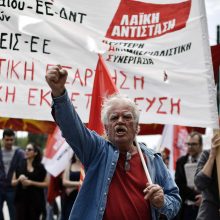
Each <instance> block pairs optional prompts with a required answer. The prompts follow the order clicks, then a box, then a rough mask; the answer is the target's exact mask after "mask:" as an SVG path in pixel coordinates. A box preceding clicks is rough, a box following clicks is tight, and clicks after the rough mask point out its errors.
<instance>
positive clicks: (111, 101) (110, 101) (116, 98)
mask: <svg viewBox="0 0 220 220" xmlns="http://www.w3.org/2000/svg"><path fill="white" fill-rule="evenodd" d="M122 103H123V104H126V105H127V106H130V107H131V109H132V114H133V116H134V120H135V121H136V123H138V122H139V117H140V111H139V109H138V107H137V105H136V104H135V103H134V101H132V100H131V99H129V98H128V97H127V96H126V95H123V94H114V95H112V96H110V97H108V98H106V99H105V100H104V102H103V105H102V113H101V117H102V123H103V124H104V125H106V124H108V112H109V110H110V109H111V108H112V107H113V106H115V105H117V104H122Z"/></svg>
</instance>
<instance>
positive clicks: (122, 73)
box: [119, 71, 129, 89]
mask: <svg viewBox="0 0 220 220" xmlns="http://www.w3.org/2000/svg"><path fill="white" fill-rule="evenodd" d="M119 73H120V74H121V75H122V76H123V78H124V81H122V84H121V85H120V87H119V88H120V89H129V88H128V87H123V86H124V84H125V81H126V80H127V75H126V74H125V73H124V71H119Z"/></svg>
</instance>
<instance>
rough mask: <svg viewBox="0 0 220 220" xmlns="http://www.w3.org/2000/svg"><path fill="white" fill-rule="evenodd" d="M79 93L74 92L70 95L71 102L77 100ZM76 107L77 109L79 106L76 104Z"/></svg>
mask: <svg viewBox="0 0 220 220" xmlns="http://www.w3.org/2000/svg"><path fill="white" fill-rule="evenodd" d="M79 95H80V93H79V92H72V93H71V97H70V100H71V102H75V101H76V99H75V96H79ZM74 108H75V109H77V106H75V105H74Z"/></svg>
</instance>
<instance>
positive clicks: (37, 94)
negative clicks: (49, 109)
mask: <svg viewBox="0 0 220 220" xmlns="http://www.w3.org/2000/svg"><path fill="white" fill-rule="evenodd" d="M47 97H50V91H46V92H44V91H43V89H38V88H30V89H29V92H28V105H30V106H36V105H40V106H42V105H43V103H46V104H47V105H48V106H51V102H50V101H49V99H47ZM37 100H39V103H37Z"/></svg>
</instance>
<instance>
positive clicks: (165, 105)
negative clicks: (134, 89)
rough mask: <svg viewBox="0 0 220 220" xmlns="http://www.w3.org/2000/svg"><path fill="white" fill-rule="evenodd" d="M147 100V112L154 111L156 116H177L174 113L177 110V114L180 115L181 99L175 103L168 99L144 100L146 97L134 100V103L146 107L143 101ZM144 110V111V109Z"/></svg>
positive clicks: (154, 98) (153, 98)
mask: <svg viewBox="0 0 220 220" xmlns="http://www.w3.org/2000/svg"><path fill="white" fill-rule="evenodd" d="M144 100H146V101H147V107H146V110H145V111H146V112H149V111H153V112H155V113H156V114H169V113H170V114H171V115H173V114H175V113H174V108H176V114H177V115H179V114H180V110H181V99H178V100H177V101H176V102H174V99H173V98H170V99H169V98H168V97H152V98H148V97H146V98H144V97H136V98H134V102H135V103H136V104H137V105H139V106H142V107H143V108H144V106H143V105H145V104H144V103H142V101H144ZM143 108H142V109H143Z"/></svg>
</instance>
